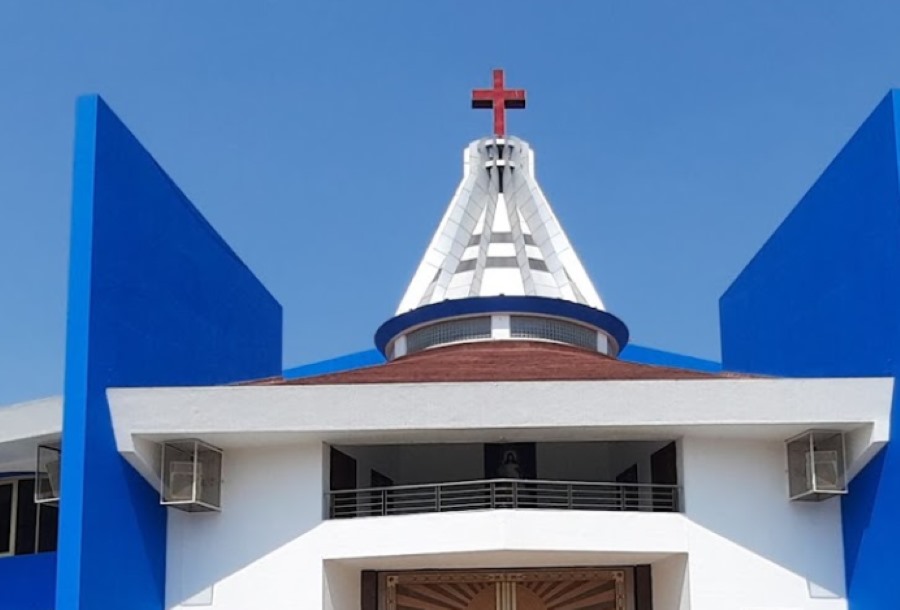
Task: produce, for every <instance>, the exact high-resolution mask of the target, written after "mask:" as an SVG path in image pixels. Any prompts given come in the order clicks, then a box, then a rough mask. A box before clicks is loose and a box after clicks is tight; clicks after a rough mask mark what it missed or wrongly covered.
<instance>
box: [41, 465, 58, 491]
mask: <svg viewBox="0 0 900 610" xmlns="http://www.w3.org/2000/svg"><path fill="white" fill-rule="evenodd" d="M59 469H60V460H58V459H56V460H48V461H47V464H46V465H45V466H44V471H45V472H46V473H47V482H48V483H49V484H50V492H51V493H52V494H53V496H54V497H57V498H58V497H59V488H60V484H59Z"/></svg>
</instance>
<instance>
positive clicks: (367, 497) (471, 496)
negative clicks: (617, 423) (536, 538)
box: [326, 479, 679, 519]
mask: <svg viewBox="0 0 900 610" xmlns="http://www.w3.org/2000/svg"><path fill="white" fill-rule="evenodd" d="M326 495H327V506H328V517H329V518H331V519H347V518H354V517H376V516H389V515H411V514H417V513H442V512H451V511H465V510H486V509H504V508H505V509H538V510H592V511H596V510H600V511H651V512H677V511H678V506H679V494H678V486H677V485H654V484H641V483H594V482H582V481H546V480H521V479H488V480H480V481H461V482H453V483H430V484H420V485H394V486H390V487H369V488H365V489H349V490H340V491H330V492H328V493H327V494H326Z"/></svg>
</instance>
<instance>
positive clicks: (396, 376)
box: [251, 341, 740, 385]
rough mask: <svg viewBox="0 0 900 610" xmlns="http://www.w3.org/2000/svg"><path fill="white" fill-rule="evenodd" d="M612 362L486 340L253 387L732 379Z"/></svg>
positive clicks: (572, 351) (571, 350)
mask: <svg viewBox="0 0 900 610" xmlns="http://www.w3.org/2000/svg"><path fill="white" fill-rule="evenodd" d="M734 377H740V375H735V374H729V373H701V372H698V371H690V370H686V369H678V368H672V367H664V366H651V365H648V364H636V363H633V362H625V361H623V360H616V359H615V358H610V357H609V356H604V355H602V354H599V353H596V352H589V351H587V350H584V349H580V348H576V347H571V346H567V345H559V344H555V343H541V342H533V341H485V342H480V343H462V344H456V345H448V346H444V347H438V348H432V349H428V350H424V351H421V352H418V353H416V354H413V355H411V356H406V357H403V358H398V359H397V360H394V361H392V362H387V363H385V364H379V365H376V366H370V367H366V368H361V369H354V370H351V371H344V372H340V373H329V374H326V375H317V376H315V377H304V378H301V379H282V378H277V377H276V378H270V379H260V380H258V381H254V382H251V383H252V384H254V385H332V384H356V383H434V382H454V381H576V380H585V381H588V380H650V379H716V378H734Z"/></svg>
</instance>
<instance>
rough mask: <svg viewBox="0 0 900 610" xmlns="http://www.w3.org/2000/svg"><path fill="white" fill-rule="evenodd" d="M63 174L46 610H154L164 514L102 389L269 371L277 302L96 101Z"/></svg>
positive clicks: (277, 332)
mask: <svg viewBox="0 0 900 610" xmlns="http://www.w3.org/2000/svg"><path fill="white" fill-rule="evenodd" d="M73 180H74V183H73V195H72V237H71V239H72V241H71V258H70V276H69V307H68V308H69V314H68V316H69V317H68V327H67V345H66V381H65V403H64V404H65V411H64V420H63V470H62V491H61V494H62V500H61V507H60V509H61V510H60V539H59V552H58V570H57V572H58V577H57V595H56V604H57V606H56V607H57V609H58V610H108V609H110V608H115V609H116V610H138V609H141V610H161V609H162V608H163V607H164V591H165V532H166V513H165V510H164V509H163V508H162V507H160V506H159V500H158V497H157V494H156V492H155V491H154V490H153V489H152V488H151V486H150V485H148V484H147V483H146V482H145V481H144V480H143V479H142V478H141V477H140V476H139V475H138V474H137V473H136V472H135V471H134V470H132V469H131V468H130V467H129V466H128V465H127V464H126V463H125V461H124V460H123V459H122V458H121V457H120V456H119V454H118V453H117V452H116V447H115V442H114V438H113V430H112V426H111V420H110V414H109V407H108V404H107V401H106V393H105V391H106V389H107V388H109V387H128V386H166V385H195V384H196V385H207V384H222V383H228V382H232V381H237V380H243V379H250V378H258V377H267V376H271V375H277V374H279V373H280V370H281V320H282V315H281V306H280V305H279V304H278V303H277V302H276V301H275V299H273V298H272V296H271V295H270V294H269V293H268V292H267V291H266V289H265V288H264V287H263V286H262V285H261V284H260V282H259V281H258V280H257V279H256V278H255V277H254V276H253V274H252V273H251V272H250V271H249V270H248V269H247V267H246V266H245V265H244V264H243V263H242V262H241V260H240V259H239V258H238V257H237V256H236V255H235V254H234V252H233V251H232V250H231V249H230V248H229V247H228V245H227V244H226V243H225V242H224V241H223V240H222V238H221V237H220V236H219V235H218V234H217V233H216V232H215V231H214V230H213V229H212V227H211V226H210V225H209V224H208V223H207V222H206V221H205V220H204V218H203V217H202V216H201V215H200V213H199V212H198V211H197V210H196V208H194V206H193V205H192V204H191V203H190V201H188V199H187V198H186V197H185V195H184V194H183V193H182V192H181V191H180V190H179V189H178V187H177V186H176V185H175V184H174V183H173V182H172V180H171V179H170V178H169V177H168V176H167V175H166V174H165V173H164V172H163V170H162V169H161V168H160V167H159V165H157V163H156V162H155V161H154V159H153V158H152V157H151V156H150V155H149V153H147V151H146V150H144V149H143V148H142V147H141V145H140V143H139V142H138V141H137V140H136V139H135V138H134V136H133V135H132V134H131V133H130V132H129V131H128V129H127V128H126V127H125V126H124V125H123V124H122V123H121V122H120V121H119V119H118V118H117V117H116V116H115V115H114V114H113V112H112V111H111V110H110V109H109V107H107V105H106V104H105V103H104V102H103V101H102V100H101V99H100V98H99V97H96V96H89V97H84V98H81V99H79V101H78V105H77V126H76V141H75V169H74V178H73ZM248 213H249V212H248Z"/></svg>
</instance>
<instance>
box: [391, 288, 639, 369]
mask: <svg viewBox="0 0 900 610" xmlns="http://www.w3.org/2000/svg"><path fill="white" fill-rule="evenodd" d="M491 313H510V314H539V315H541V314H542V315H547V316H555V317H559V318H568V319H570V320H575V321H577V322H583V323H584V324H588V325H590V326H594V327H596V328H599V329H601V330H603V331H604V332H606V333H607V334H609V335H610V336H611V337H612V338H613V339H615V340H616V344H617V345H618V347H619V351H621V350H622V349H623V348H624V347H625V345H626V344H627V343H628V327H627V326H625V323H624V322H622V320H620V319H619V318H617V317H616V316H614V315H612V314H611V313H608V312H605V311H601V310H599V309H594V308H593V307H588V306H587V305H581V304H580V303H573V302H572V301H564V300H562V299H549V298H546V297H524V296H521V297H514V296H498V297H472V298H468V299H449V300H446V301H442V302H440V303H435V304H433V305H425V306H424V307H419V308H418V309H413V310H412V311H408V312H406V313H403V314H400V315H399V316H395V317H393V318H391V319H390V320H388V321H387V322H385V323H384V324H382V325H381V326H380V327H379V328H378V330H377V331H375V347H377V348H378V351H380V352H381V353H382V354H385V355H386V354H387V351H386V350H387V345H388V343H389V342H390V341H391V340H392V339H393V338H394V337H396V336H397V335H399V334H401V333H403V332H404V331H406V330H408V329H410V328H412V327H414V326H419V325H421V324H427V323H428V322H434V321H436V320H442V319H446V318H456V317H459V316H470V315H476V314H491Z"/></svg>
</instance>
